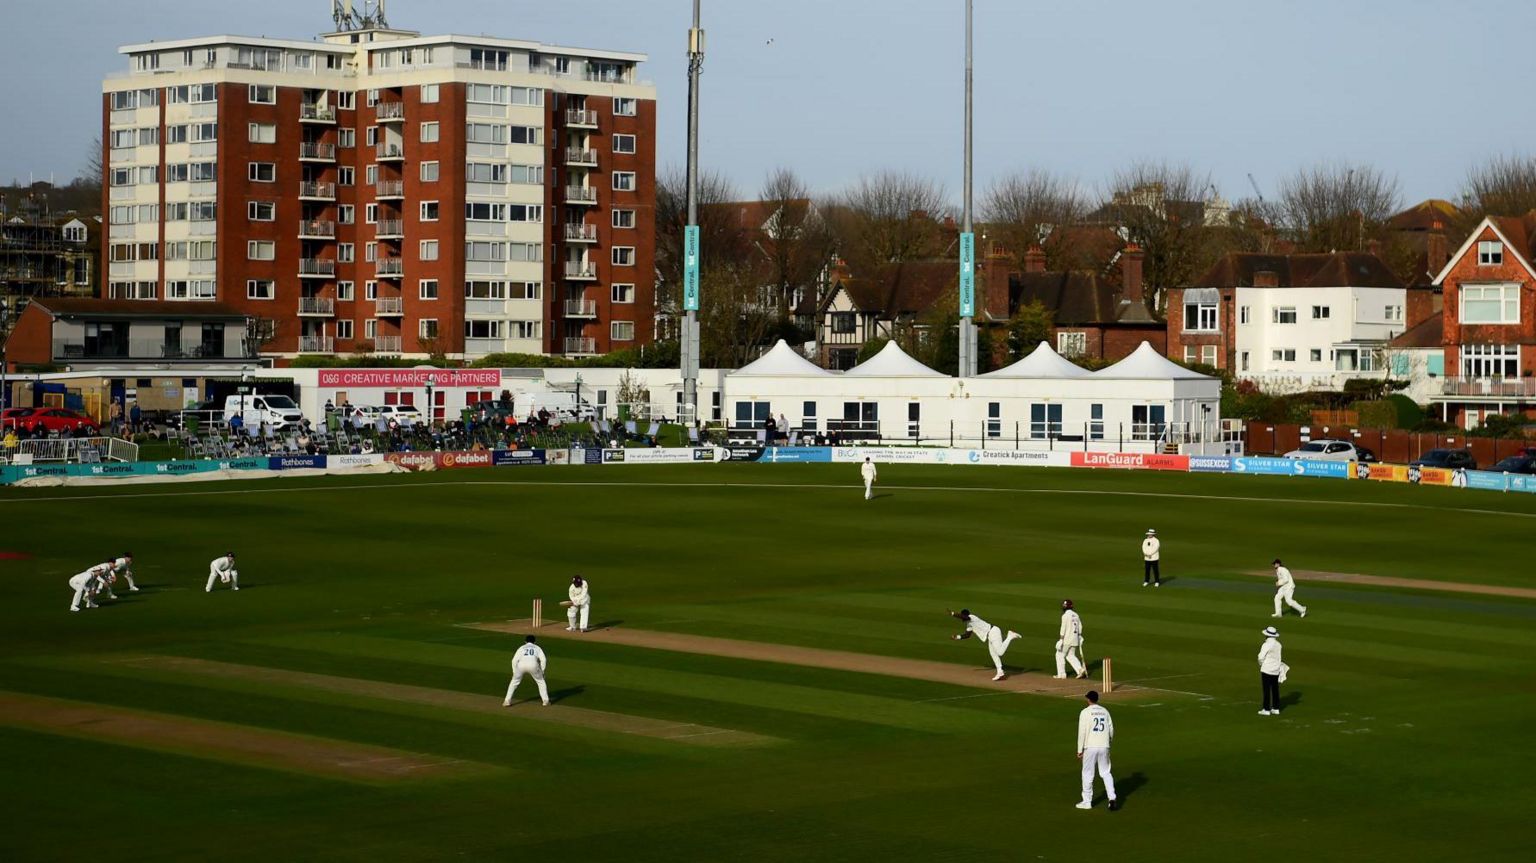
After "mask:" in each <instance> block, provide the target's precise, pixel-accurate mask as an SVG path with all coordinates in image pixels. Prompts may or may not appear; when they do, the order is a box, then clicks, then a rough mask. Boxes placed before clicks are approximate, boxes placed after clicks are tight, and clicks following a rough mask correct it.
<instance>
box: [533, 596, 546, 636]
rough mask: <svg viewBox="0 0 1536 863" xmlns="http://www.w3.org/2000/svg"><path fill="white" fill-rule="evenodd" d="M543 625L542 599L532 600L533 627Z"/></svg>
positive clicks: (536, 627)
mask: <svg viewBox="0 0 1536 863" xmlns="http://www.w3.org/2000/svg"><path fill="white" fill-rule="evenodd" d="M543 625H544V600H542V599H535V600H534V601H533V628H534V629H538V628H539V627H541V626H543Z"/></svg>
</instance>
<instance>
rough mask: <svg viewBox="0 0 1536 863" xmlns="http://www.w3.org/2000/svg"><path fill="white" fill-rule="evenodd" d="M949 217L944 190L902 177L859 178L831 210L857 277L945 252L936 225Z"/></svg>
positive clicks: (886, 173) (898, 174) (914, 177)
mask: <svg viewBox="0 0 1536 863" xmlns="http://www.w3.org/2000/svg"><path fill="white" fill-rule="evenodd" d="M948 213H949V205H948V204H947V203H945V191H944V187H943V186H942V185H939V184H937V183H935V182H934V181H932V180H930V179H927V178H925V177H920V176H918V175H916V174H911V173H905V172H901V171H879V172H877V173H874V174H866V175H864V176H862V177H860V178H859V180H858V182H856V183H855V184H854V185H853V187H852V188H851V189H849V190H848V191H847V192H845V193H843V195H842V196H841V198H840V200H839V206H837V207H836V208H835V209H832V219H831V220H830V221H831V225H832V230H833V232H834V233H835V234H836V235H837V240H838V249H839V251H840V252H841V253H842V255H843V257H844V258H846V259H847V260H848V262H849V264H850V265H851V266H852V267H853V268H854V271H855V273H858V272H869V271H871V270H873V268H874V267H876V266H878V265H880V264H885V263H893V262H900V261H911V260H916V259H919V258H925V257H932V256H934V255H937V254H940V253H942V252H943V249H942V247H941V234H940V231H939V223H938V221H936V220H938V219H941V218H943V217H944V216H946V215H948Z"/></svg>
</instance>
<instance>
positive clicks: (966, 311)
mask: <svg viewBox="0 0 1536 863" xmlns="http://www.w3.org/2000/svg"><path fill="white" fill-rule="evenodd" d="M975 315H976V235H975V234H974V233H972V232H970V231H966V232H965V233H963V234H961V235H960V317H962V318H970V317H975Z"/></svg>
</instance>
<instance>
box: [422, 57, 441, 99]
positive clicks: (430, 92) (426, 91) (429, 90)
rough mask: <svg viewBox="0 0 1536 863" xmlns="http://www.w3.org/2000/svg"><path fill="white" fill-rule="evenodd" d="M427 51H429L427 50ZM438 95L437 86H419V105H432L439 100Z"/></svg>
mask: <svg viewBox="0 0 1536 863" xmlns="http://www.w3.org/2000/svg"><path fill="white" fill-rule="evenodd" d="M428 50H430V49H428ZM440 95H441V94H440V92H439V90H438V85H437V84H422V85H421V104H423V105H431V104H432V103H434V102H436V101H438V99H439V98H440Z"/></svg>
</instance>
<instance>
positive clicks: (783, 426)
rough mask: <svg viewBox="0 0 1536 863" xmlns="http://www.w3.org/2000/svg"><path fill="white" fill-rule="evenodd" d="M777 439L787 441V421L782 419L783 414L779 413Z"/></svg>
mask: <svg viewBox="0 0 1536 863" xmlns="http://www.w3.org/2000/svg"><path fill="white" fill-rule="evenodd" d="M779 437H782V438H784V439H785V440H788V439H789V420H787V419H785V418H784V412H783V411H780V412H779Z"/></svg>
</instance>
